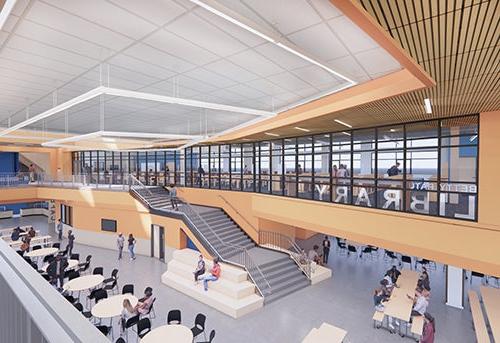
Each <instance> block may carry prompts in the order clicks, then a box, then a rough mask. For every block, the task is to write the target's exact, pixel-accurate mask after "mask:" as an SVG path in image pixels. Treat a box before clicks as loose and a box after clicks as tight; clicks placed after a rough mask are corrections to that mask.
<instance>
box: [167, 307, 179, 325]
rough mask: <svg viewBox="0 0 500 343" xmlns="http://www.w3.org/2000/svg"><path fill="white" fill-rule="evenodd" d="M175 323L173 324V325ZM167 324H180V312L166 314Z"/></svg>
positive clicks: (174, 311)
mask: <svg viewBox="0 0 500 343" xmlns="http://www.w3.org/2000/svg"><path fill="white" fill-rule="evenodd" d="M174 322H175V323H174ZM167 324H168V325H172V324H178V325H180V324H181V310H170V311H168V314H167Z"/></svg>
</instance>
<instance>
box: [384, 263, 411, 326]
mask: <svg viewBox="0 0 500 343" xmlns="http://www.w3.org/2000/svg"><path fill="white" fill-rule="evenodd" d="M418 278H419V275H418V273H417V272H415V271H412V270H408V269H403V270H402V271H401V275H400V276H399V278H398V282H397V285H398V287H394V289H393V290H392V294H391V297H390V298H389V301H388V302H386V303H385V308H384V314H385V315H387V316H391V317H394V318H397V319H401V320H403V321H405V322H408V321H410V315H411V310H412V308H413V300H411V299H409V298H408V297H407V295H410V296H412V297H413V296H414V295H415V288H416V287H417V282H418Z"/></svg>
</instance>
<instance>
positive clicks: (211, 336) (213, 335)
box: [198, 330, 215, 343]
mask: <svg viewBox="0 0 500 343" xmlns="http://www.w3.org/2000/svg"><path fill="white" fill-rule="evenodd" d="M214 337H215V330H212V331H210V339H209V340H208V341H206V342H198V343H212V341H213V339H214Z"/></svg>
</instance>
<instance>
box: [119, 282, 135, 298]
mask: <svg viewBox="0 0 500 343" xmlns="http://www.w3.org/2000/svg"><path fill="white" fill-rule="evenodd" d="M122 294H132V295H134V285H131V284H127V285H124V286H123V288H122Z"/></svg>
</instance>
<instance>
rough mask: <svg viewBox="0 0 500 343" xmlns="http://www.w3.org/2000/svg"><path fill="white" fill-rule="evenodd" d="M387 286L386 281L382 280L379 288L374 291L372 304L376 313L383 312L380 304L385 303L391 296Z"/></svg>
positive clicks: (382, 306)
mask: <svg viewBox="0 0 500 343" xmlns="http://www.w3.org/2000/svg"><path fill="white" fill-rule="evenodd" d="M387 286H388V281H387V280H385V279H383V280H381V281H380V287H378V288H376V289H375V292H374V295H373V302H374V304H375V310H377V311H383V310H384V305H383V304H382V302H383V301H387V300H388V299H389V298H390V296H391V290H390V289H389V288H388V287H387Z"/></svg>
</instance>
